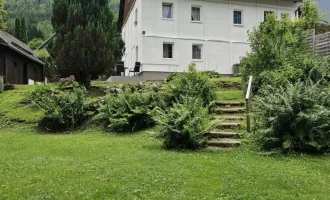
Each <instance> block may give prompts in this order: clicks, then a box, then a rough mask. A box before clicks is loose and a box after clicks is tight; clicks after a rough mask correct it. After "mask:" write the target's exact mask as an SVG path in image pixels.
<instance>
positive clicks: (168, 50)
mask: <svg viewBox="0 0 330 200" xmlns="http://www.w3.org/2000/svg"><path fill="white" fill-rule="evenodd" d="M163 58H173V44H170V43H164V44H163Z"/></svg>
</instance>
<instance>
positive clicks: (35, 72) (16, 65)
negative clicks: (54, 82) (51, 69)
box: [6, 51, 43, 84]
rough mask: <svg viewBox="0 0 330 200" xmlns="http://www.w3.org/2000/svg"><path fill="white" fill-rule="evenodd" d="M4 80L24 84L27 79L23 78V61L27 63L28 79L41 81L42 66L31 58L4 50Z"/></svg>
mask: <svg viewBox="0 0 330 200" xmlns="http://www.w3.org/2000/svg"><path fill="white" fill-rule="evenodd" d="M6 57H7V62H6V65H7V67H6V69H7V72H6V81H7V82H9V83H13V84H26V83H27V80H24V63H26V64H27V65H28V69H27V71H28V74H27V75H28V79H32V80H34V81H37V82H41V81H43V72H42V67H41V66H40V65H38V64H36V63H34V62H32V61H31V60H29V59H27V58H25V57H24V56H21V55H20V54H17V53H16V52H12V51H7V52H6Z"/></svg>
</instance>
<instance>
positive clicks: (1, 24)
mask: <svg viewBox="0 0 330 200" xmlns="http://www.w3.org/2000/svg"><path fill="white" fill-rule="evenodd" d="M6 18H7V11H6V10H5V9H4V1H3V0H0V29H1V30H6V28H7V27H6V24H5V21H6Z"/></svg>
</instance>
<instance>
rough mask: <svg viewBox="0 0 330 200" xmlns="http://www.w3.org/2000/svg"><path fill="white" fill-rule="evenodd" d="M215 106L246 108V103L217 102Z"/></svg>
mask: <svg viewBox="0 0 330 200" xmlns="http://www.w3.org/2000/svg"><path fill="white" fill-rule="evenodd" d="M215 104H216V105H217V106H231V107H235V106H244V105H245V103H244V102H225V101H217V102H215Z"/></svg>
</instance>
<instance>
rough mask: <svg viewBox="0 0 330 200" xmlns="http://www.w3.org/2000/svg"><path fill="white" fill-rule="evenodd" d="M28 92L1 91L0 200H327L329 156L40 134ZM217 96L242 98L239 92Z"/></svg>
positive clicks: (134, 137) (100, 133) (132, 137)
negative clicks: (167, 146)
mask: <svg viewBox="0 0 330 200" xmlns="http://www.w3.org/2000/svg"><path fill="white" fill-rule="evenodd" d="M32 90H33V86H20V87H18V89H16V90H13V91H6V92H5V93H3V94H0V199H169V200H172V199H226V200H227V199H229V200H231V199H235V200H236V199H242V200H245V199H251V200H255V199H260V200H264V199H274V200H275V199H283V200H290V199H292V200H293V199H294V200H295V199H299V200H301V199H306V200H307V199H308V200H309V199H317V200H322V199H329V195H330V194H329V193H330V191H329V185H330V157H327V156H322V157H321V156H320V157H317V156H306V155H289V156H282V155H273V156H265V155H262V154H260V152H258V151H255V150H254V149H253V148H252V146H251V145H250V144H249V143H248V142H247V141H248V139H245V140H244V141H246V143H243V145H242V147H240V148H237V149H228V150H214V149H205V150H200V151H194V152H193V151H185V152H177V151H166V150H164V149H162V147H161V142H160V141H159V140H157V139H155V138H153V137H152V136H151V133H150V131H152V130H146V131H142V132H140V133H136V134H127V135H118V134H114V133H108V132H105V131H104V130H103V129H102V128H101V127H95V125H91V124H86V125H84V127H82V128H81V129H79V130H76V131H74V132H72V133H63V134H58V135H51V134H43V133H40V132H39V131H37V129H36V126H35V123H36V122H37V121H38V120H39V119H40V117H41V116H42V113H40V112H39V111H38V110H37V109H36V108H34V107H33V106H29V105H24V104H20V103H19V102H20V101H21V100H22V99H23V98H24V96H25V95H27V94H28V93H29V92H31V91H32ZM219 92H224V93H223V94H222V95H219V94H218V97H219V98H222V99H223V100H237V98H238V100H239V99H243V100H244V95H243V93H242V91H241V90H240V91H238V90H234V91H219ZM239 92H240V95H239ZM220 96H221V97H220ZM17 118H18V119H24V120H26V121H25V122H24V123H18V122H17V120H15V119H17ZM8 121H11V123H9V125H7V122H8ZM4 122H6V123H4Z"/></svg>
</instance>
